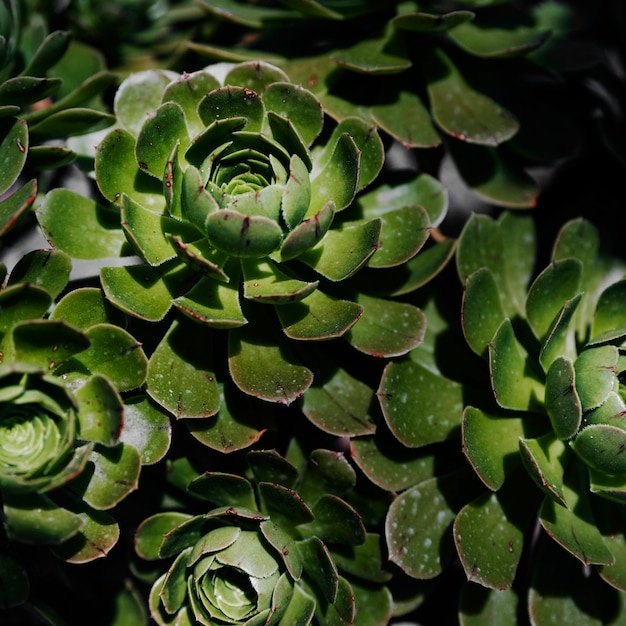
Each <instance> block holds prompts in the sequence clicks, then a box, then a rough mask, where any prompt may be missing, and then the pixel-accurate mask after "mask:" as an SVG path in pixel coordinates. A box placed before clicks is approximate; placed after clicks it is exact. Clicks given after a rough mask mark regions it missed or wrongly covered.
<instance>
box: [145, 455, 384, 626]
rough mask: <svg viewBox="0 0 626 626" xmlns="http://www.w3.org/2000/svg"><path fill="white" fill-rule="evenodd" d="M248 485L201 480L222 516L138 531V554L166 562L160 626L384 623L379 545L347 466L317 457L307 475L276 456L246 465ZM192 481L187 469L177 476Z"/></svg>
mask: <svg viewBox="0 0 626 626" xmlns="http://www.w3.org/2000/svg"><path fill="white" fill-rule="evenodd" d="M247 459H248V463H249V466H250V468H251V470H252V471H251V476H250V478H245V477H243V476H239V475H236V474H227V473H223V472H207V473H204V474H202V475H196V477H195V478H193V479H192V480H191V482H189V483H188V484H187V491H188V492H189V493H191V494H192V495H194V496H196V497H198V498H201V499H203V500H206V501H209V502H211V503H212V504H213V505H214V507H215V508H211V509H210V510H208V512H206V513H203V514H199V515H190V514H188V513H183V512H178V511H166V512H160V513H157V514H155V515H153V516H151V517H149V518H148V519H146V520H145V521H144V522H143V523H142V524H141V525H140V527H139V528H138V530H137V534H136V538H135V545H136V550H137V553H138V554H139V555H140V556H141V557H143V558H145V559H149V560H158V559H169V566H168V567H167V570H166V571H165V572H164V573H162V574H158V573H157V574H155V577H156V580H155V581H154V583H153V586H152V590H151V592H150V598H149V605H150V612H151V616H152V618H153V619H154V620H155V621H156V622H157V623H158V624H160V625H161V626H164V625H165V624H173V623H177V624H214V625H226V624H246V625H248V626H252V625H253V624H267V625H271V624H283V625H285V626H286V625H287V624H303V625H307V624H318V625H320V626H321V625H324V624H344V625H347V624H372V625H381V626H382V625H383V624H386V623H388V620H389V619H390V617H391V611H392V598H391V593H390V591H389V589H388V588H387V586H386V584H385V583H387V582H388V581H389V580H390V578H391V574H390V573H389V572H388V571H387V570H386V569H385V568H384V565H383V556H382V550H381V542H380V537H379V536H378V535H376V534H373V533H367V532H366V531H365V527H364V524H363V521H362V519H361V516H360V515H359V513H358V512H357V511H356V509H354V508H353V507H352V506H351V505H350V504H348V502H347V501H346V500H347V499H348V497H349V493H350V491H351V490H352V488H353V487H354V485H355V480H356V474H355V473H354V470H353V469H352V468H351V466H350V465H349V463H348V462H347V461H346V459H345V458H344V457H343V455H341V454H337V453H335V452H330V451H328V450H322V449H319V450H315V451H313V452H312V453H311V456H310V459H309V460H307V461H305V464H304V465H305V467H303V468H301V469H300V470H299V469H297V468H296V467H295V466H294V465H292V464H291V463H290V462H288V461H287V460H286V459H284V458H283V457H281V456H280V455H278V454H277V453H276V452H275V451H254V452H250V453H248V456H247ZM170 472H171V474H177V473H180V474H181V476H184V475H188V473H189V466H188V462H187V460H186V459H184V458H182V459H177V460H176V461H174V462H173V463H172V464H171V466H170Z"/></svg>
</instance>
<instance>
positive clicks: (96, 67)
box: [0, 0, 115, 169]
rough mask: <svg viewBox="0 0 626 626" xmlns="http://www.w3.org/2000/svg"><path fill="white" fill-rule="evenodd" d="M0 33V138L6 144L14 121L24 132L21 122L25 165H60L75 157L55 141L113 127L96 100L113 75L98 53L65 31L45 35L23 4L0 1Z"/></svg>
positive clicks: (40, 22)
mask: <svg viewBox="0 0 626 626" xmlns="http://www.w3.org/2000/svg"><path fill="white" fill-rule="evenodd" d="M0 29H2V30H1V32H0V118H2V122H3V126H4V127H3V131H2V136H3V137H4V136H5V135H6V137H7V140H8V139H9V138H10V134H8V133H7V132H6V130H5V128H6V129H9V125H8V124H7V122H9V121H14V120H15V118H17V119H19V120H20V124H22V125H23V126H24V129H25V128H26V124H24V122H26V123H27V128H28V141H24V139H23V138H22V137H20V145H21V149H22V151H23V152H24V154H25V155H26V156H27V157H28V164H29V165H30V166H31V167H35V168H39V169H44V168H51V167H60V166H62V165H65V164H67V163H69V162H70V161H72V160H73V159H74V158H75V156H76V155H75V154H74V153H73V152H72V150H70V149H69V148H67V146H63V145H60V140H63V139H66V138H67V137H71V136H76V135H80V134H82V133H87V132H93V131H95V130H97V129H102V128H106V126H108V125H110V124H111V123H112V122H113V121H114V118H113V116H111V115H110V114H109V113H107V112H106V111H105V110H104V105H103V104H102V102H101V101H100V96H101V94H102V92H103V91H104V90H105V89H106V88H107V87H109V86H110V85H111V84H112V83H113V82H114V80H115V74H113V73H112V72H109V71H107V70H106V69H105V66H104V59H103V56H102V54H101V53H99V52H98V51H97V50H95V49H93V48H90V47H88V46H85V45H84V44H79V43H77V42H73V41H72V40H71V35H70V33H69V32H68V31H63V30H56V31H53V32H51V33H49V32H48V26H47V24H46V22H45V20H44V19H43V16H42V15H41V14H39V13H37V12H36V11H35V10H31V7H29V6H28V5H27V4H21V3H19V2H16V1H15V0H3V2H2V4H1V5H0ZM21 132H22V133H24V132H25V131H24V130H22V131H21ZM17 160H18V159H16V161H17Z"/></svg>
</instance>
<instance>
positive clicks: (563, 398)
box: [546, 357, 583, 439]
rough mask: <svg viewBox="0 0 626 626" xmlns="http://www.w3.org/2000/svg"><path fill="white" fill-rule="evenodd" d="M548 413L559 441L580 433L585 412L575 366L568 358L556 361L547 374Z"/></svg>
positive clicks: (560, 358)
mask: <svg viewBox="0 0 626 626" xmlns="http://www.w3.org/2000/svg"><path fill="white" fill-rule="evenodd" d="M546 411H547V413H548V416H549V417H550V421H551V422H552V428H553V429H554V433H555V434H556V436H557V437H558V438H559V439H569V438H570V437H573V436H574V435H575V434H576V432H578V429H579V428H580V423H581V421H582V413H583V412H582V406H581V404H580V398H579V397H578V393H577V391H576V376H575V372H574V366H573V364H572V361H571V360H570V359H568V358H567V357H559V358H557V359H555V360H554V361H553V362H552V365H551V366H550V369H549V370H548V372H547V374H546Z"/></svg>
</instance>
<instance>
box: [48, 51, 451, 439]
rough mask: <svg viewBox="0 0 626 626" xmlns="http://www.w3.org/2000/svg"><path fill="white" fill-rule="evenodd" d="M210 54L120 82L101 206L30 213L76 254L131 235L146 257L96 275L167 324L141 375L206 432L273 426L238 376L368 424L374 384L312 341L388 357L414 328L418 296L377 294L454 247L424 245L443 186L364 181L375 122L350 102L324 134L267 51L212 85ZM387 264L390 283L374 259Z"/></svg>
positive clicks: (378, 154) (208, 435)
mask: <svg viewBox="0 0 626 626" xmlns="http://www.w3.org/2000/svg"><path fill="white" fill-rule="evenodd" d="M210 69H211V68H209V70H208V71H205V70H202V71H198V72H195V73H192V74H183V75H175V74H173V73H171V72H164V71H154V70H148V71H145V72H141V73H137V74H132V75H131V76H130V77H129V78H128V79H127V80H126V81H124V83H123V84H122V85H121V86H120V89H119V90H118V92H117V96H116V101H115V106H116V113H117V117H118V121H119V125H118V127H117V128H115V129H114V130H112V131H111V132H110V133H109V134H107V136H106V137H105V138H104V140H103V141H102V143H101V144H100V145H99V147H98V151H97V154H96V158H95V174H96V178H97V182H98V186H99V188H100V190H101V192H102V194H103V195H104V196H105V198H107V199H108V200H109V201H110V202H111V203H112V205H111V206H109V207H107V206H104V205H101V204H99V203H98V202H94V201H91V200H88V199H86V198H84V197H82V196H79V195H78V194H75V193H72V192H70V191H68V190H64V189H57V190H53V191H52V192H50V193H49V194H48V195H47V197H46V199H45V201H44V202H43V204H42V206H41V208H40V209H39V211H38V218H39V221H40V224H41V225H42V227H43V229H44V232H45V233H46V237H47V238H48V239H49V240H51V241H52V242H53V243H54V244H55V245H56V246H57V247H58V248H60V249H62V250H65V251H66V252H67V253H69V254H70V255H72V256H73V257H75V258H99V257H106V256H114V255H118V254H121V253H123V251H124V250H125V249H127V248H128V244H129V243H130V245H131V246H132V251H133V252H135V253H136V254H137V255H138V256H139V257H140V258H141V260H142V261H143V263H141V264H139V265H135V264H131V265H127V266H122V267H105V268H104V269H103V270H102V271H101V282H102V287H103V289H104V292H105V294H106V296H107V298H108V299H109V301H111V302H112V303H113V304H115V305H116V306H117V307H119V308H120V309H122V310H123V311H125V312H127V313H129V314H131V315H133V316H135V317H137V318H140V319H143V320H146V321H150V322H154V323H159V324H160V325H159V327H158V329H157V330H155V336H160V337H162V338H160V339H159V342H158V345H157V346H156V348H155V350H154V352H153V353H152V355H151V357H150V364H149V368H148V377H147V381H146V387H147V391H148V393H149V394H150V395H151V397H152V398H154V399H155V400H156V401H157V402H158V403H159V404H160V405H161V406H163V407H165V408H166V409H167V410H169V411H170V412H171V413H172V414H173V415H175V416H176V417H177V418H183V419H185V420H187V422H188V425H189V427H190V428H191V430H192V432H193V433H194V435H195V436H196V437H197V438H198V439H200V440H201V441H203V442H204V443H206V444H207V445H209V446H210V447H213V448H217V449H221V450H225V451H228V450H233V449H240V448H243V447H247V446H249V445H251V443H252V442H254V441H255V440H256V439H258V437H259V436H260V435H261V433H262V432H263V431H264V430H265V429H266V428H267V427H268V426H269V422H267V421H266V420H264V419H263V417H262V415H259V416H258V417H256V418H255V421H254V420H251V419H250V416H246V412H248V413H250V412H253V411H259V412H260V410H259V409H256V408H255V406H256V404H255V402H254V401H253V400H252V399H251V398H247V397H244V398H243V399H242V398H241V392H243V393H245V394H246V395H247V396H251V397H254V398H257V399H261V400H264V401H269V402H273V403H280V404H286V405H288V404H291V403H292V402H294V401H295V400H296V399H298V398H300V397H301V396H304V410H305V413H306V414H307V415H309V416H312V419H313V420H314V421H315V420H316V417H315V416H316V415H321V417H320V418H319V419H317V422H318V423H319V424H324V425H325V426H324V428H325V429H326V430H327V431H329V432H332V433H335V434H347V435H349V434H354V432H360V431H362V430H363V429H366V430H372V429H373V424H372V423H371V420H370V419H369V417H368V415H367V411H368V405H369V401H370V398H371V391H369V390H368V388H367V387H366V386H365V385H364V384H363V383H361V382H359V380H358V379H356V378H354V377H353V376H350V375H349V374H348V373H347V372H345V371H343V370H341V369H340V368H337V369H336V370H328V368H327V366H326V365H325V364H324V361H323V360H322V361H321V362H320V359H323V358H324V357H323V350H322V348H321V347H320V348H319V349H317V350H315V349H311V348H309V346H310V344H311V342H312V341H314V342H320V341H322V340H325V341H329V340H332V339H343V340H347V342H348V345H350V346H351V347H353V348H355V349H356V350H358V351H359V352H362V353H365V354H368V355H375V356H378V357H391V356H395V355H398V354H403V353H405V352H406V351H407V350H409V349H411V348H412V347H414V346H416V345H418V344H419V342H420V341H421V337H422V333H423V326H424V324H423V321H424V320H423V316H422V314H421V312H420V311H419V309H417V308H416V307H415V306H413V305H411V304H408V303H403V302H398V301H395V300H393V299H391V298H390V297H388V296H395V295H399V294H402V293H405V292H408V291H411V290H413V289H415V288H416V287H417V286H419V285H420V284H421V283H423V282H424V281H427V280H428V278H429V277H430V276H432V275H433V274H435V273H436V272H437V271H439V269H440V268H441V266H442V265H443V264H445V262H446V261H447V259H448V258H449V256H450V253H451V251H452V245H451V244H450V242H444V243H443V244H442V245H440V246H438V247H434V248H433V249H432V251H431V253H430V255H428V256H422V255H418V252H419V251H420V249H421V248H422V246H423V245H424V243H425V242H426V240H427V239H428V236H429V233H430V230H431V228H432V227H433V226H435V225H437V224H438V223H439V222H440V220H441V219H442V218H443V216H444V214H445V211H446V199H445V193H444V192H443V190H442V188H441V186H440V185H439V184H438V183H437V182H436V181H435V180H434V179H432V178H431V177H429V176H427V175H422V176H420V177H417V178H414V179H413V180H412V181H410V182H409V183H407V184H405V185H403V186H394V185H381V186H378V187H375V188H373V189H372V191H368V192H366V193H364V194H362V195H361V196H360V197H358V196H357V194H358V193H359V192H360V191H362V190H363V189H364V188H365V187H366V186H368V185H370V183H372V181H373V180H374V179H375V178H376V176H377V175H378V173H379V171H380V169H381V166H382V162H383V149H382V145H381V141H380V139H379V137H378V135H377V133H376V131H375V130H374V129H373V128H371V127H370V126H368V125H367V124H366V123H365V122H363V121H362V120H361V119H359V118H346V119H345V120H343V121H342V122H340V123H339V124H337V125H335V126H334V127H333V128H331V129H329V130H328V131H327V135H326V136H323V135H322V132H323V128H324V115H323V112H322V110H321V107H320V104H319V102H318V100H317V99H316V98H315V96H314V95H313V94H312V93H311V92H309V91H308V90H306V89H304V88H303V87H301V86H299V85H294V84H293V83H291V82H289V80H288V77H287V76H286V75H285V74H284V73H283V72H282V71H281V70H279V69H278V68H276V67H274V66H271V65H269V64H266V63H262V62H250V63H244V64H240V65H235V66H231V67H226V68H224V67H216V68H214V71H215V72H220V71H221V72H225V73H224V78H223V84H222V82H220V81H219V80H218V78H217V77H216V75H214V74H213V73H211V71H210ZM355 197H357V198H358V199H357V200H356V201H355ZM68 207H71V209H70V211H71V212H68ZM94 218H95V219H94ZM395 267H401V268H402V269H401V270H400V273H398V274H393V273H391V274H389V282H388V283H387V284H384V283H385V278H382V277H381V275H380V273H381V272H383V273H384V272H385V271H387V270H391V272H393V268H395ZM364 269H368V270H370V272H371V273H370V274H369V277H367V276H366V278H365V279H364V280H362V281H360V282H359V280H358V278H359V273H360V271H361V270H364ZM407 269H408V270H409V271H406V270H407ZM375 276H378V278H377V280H374V277H375ZM339 285H345V286H344V287H339ZM381 285H383V286H382V287H381ZM174 312H175V313H176V314H175V315H173V316H172V313H174ZM223 335H227V345H226V354H224V351H223V349H220V347H219V346H220V342H221V341H223V340H221V339H220V337H222V336H223ZM298 344H299V345H298ZM317 352H320V353H321V354H322V356H321V357H316V353H317ZM300 355H302V356H300ZM326 360H327V357H326ZM226 370H227V371H226ZM315 372H318V373H319V374H320V376H321V377H322V380H320V381H316V380H315V376H316V375H317V374H316V373H315ZM324 384H326V385H328V387H331V388H332V387H336V388H337V390H336V391H335V390H332V391H331V393H330V395H331V398H334V401H335V402H336V403H337V404H338V405H339V406H338V407H337V408H336V409H335V411H334V413H335V414H337V415H338V417H337V420H333V415H329V414H324V413H325V411H326V408H327V407H328V406H329V402H328V398H327V395H328V391H323V390H322V385H324ZM328 387H327V389H328ZM341 393H343V394H344V395H343V398H341V397H339V395H340V394H341ZM351 398H357V399H358V400H357V401H358V404H359V407H360V408H359V409H358V410H357V411H358V412H357V414H353V411H354V407H353V406H350V405H351V404H352V400H351ZM242 403H243V404H242ZM331 403H332V402H331ZM355 429H358V430H356V431H355Z"/></svg>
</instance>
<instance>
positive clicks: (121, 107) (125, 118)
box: [114, 70, 178, 136]
mask: <svg viewBox="0 0 626 626" xmlns="http://www.w3.org/2000/svg"><path fill="white" fill-rule="evenodd" d="M177 78H178V75H177V74H176V73H174V72H170V71H167V70H144V71H141V72H135V73H133V74H131V75H130V76H129V77H128V78H127V79H126V80H125V81H123V82H122V84H121V85H120V87H119V89H118V90H117V92H116V94H115V103H114V108H115V115H116V116H117V118H118V120H119V122H120V124H121V125H122V127H123V128H125V129H126V130H128V131H130V133H132V134H134V135H135V136H136V135H138V134H139V131H140V129H141V127H142V125H143V123H144V122H145V120H146V113H149V112H153V111H156V109H157V108H158V106H159V105H160V104H161V97H162V94H163V91H164V90H165V88H166V87H167V86H168V85H169V83H170V82H171V81H172V80H175V79H177Z"/></svg>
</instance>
